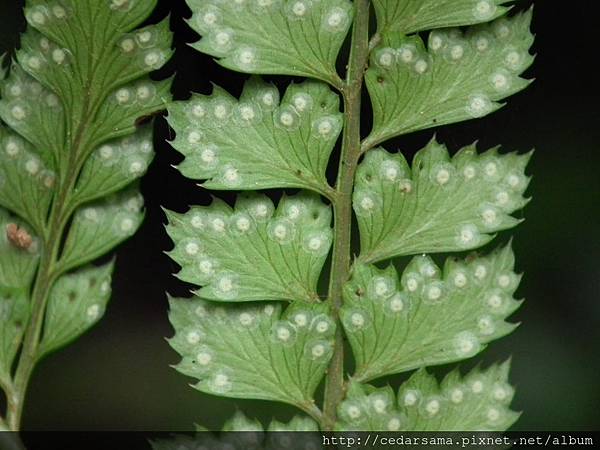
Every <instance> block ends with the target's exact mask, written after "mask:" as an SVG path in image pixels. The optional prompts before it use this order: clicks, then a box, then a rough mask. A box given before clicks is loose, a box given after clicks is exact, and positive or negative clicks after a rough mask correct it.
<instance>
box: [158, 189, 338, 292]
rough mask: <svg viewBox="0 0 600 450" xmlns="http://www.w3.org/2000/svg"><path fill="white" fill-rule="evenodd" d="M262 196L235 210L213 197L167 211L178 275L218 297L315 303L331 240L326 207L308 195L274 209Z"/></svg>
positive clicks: (242, 199) (285, 200) (242, 200)
mask: <svg viewBox="0 0 600 450" xmlns="http://www.w3.org/2000/svg"><path fill="white" fill-rule="evenodd" d="M274 209H275V208H274V206H273V203H272V202H271V200H270V199H269V198H268V197H266V196H263V195H255V194H253V195H249V196H241V197H240V198H239V199H238V201H237V203H236V207H235V209H232V208H231V207H230V206H228V205H227V204H225V203H224V202H222V201H219V200H215V201H214V202H213V204H212V205H211V206H208V207H194V208H192V209H191V210H190V211H189V212H187V213H186V214H177V213H174V212H167V214H168V217H169V226H168V228H167V231H168V233H169V235H170V236H171V239H173V241H174V242H175V249H174V250H173V251H172V252H170V256H171V257H172V258H173V259H174V260H175V261H176V262H177V263H178V264H179V265H180V266H181V267H182V269H181V271H180V272H179V273H178V275H177V276H178V277H179V278H180V279H182V280H184V281H187V282H190V283H194V284H196V285H200V286H204V287H202V288H201V289H200V290H199V291H198V292H197V294H198V295H199V296H200V297H203V298H207V299H211V300H217V301H238V302H242V301H252V300H289V301H295V300H304V301H307V302H314V301H317V300H318V298H319V295H318V293H317V281H318V280H319V276H320V274H321V269H322V267H323V264H324V262H325V259H326V258H327V254H328V253H329V248H330V246H331V240H332V230H331V210H330V208H329V207H328V206H326V205H325V204H323V203H322V202H321V200H320V199H319V198H318V197H316V196H312V195H308V194H298V195H296V196H292V197H284V198H283V199H282V200H281V201H280V202H279V206H278V208H277V210H276V211H274Z"/></svg>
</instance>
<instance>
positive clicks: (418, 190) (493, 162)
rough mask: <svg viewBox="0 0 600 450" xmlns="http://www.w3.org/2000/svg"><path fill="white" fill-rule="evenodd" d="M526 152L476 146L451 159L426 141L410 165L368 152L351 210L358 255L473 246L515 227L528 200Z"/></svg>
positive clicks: (372, 258) (376, 257) (369, 258)
mask: <svg viewBox="0 0 600 450" xmlns="http://www.w3.org/2000/svg"><path fill="white" fill-rule="evenodd" d="M530 156H531V154H530V153H529V154H525V155H517V154H515V153H510V154H499V153H498V151H497V149H491V150H488V151H487V152H485V153H481V154H478V153H477V150H476V148H475V145H472V146H468V147H465V148H463V149H461V150H460V151H459V152H457V153H456V154H455V155H454V156H453V157H452V158H451V157H450V156H449V154H448V151H447V149H446V147H445V146H444V145H441V144H438V143H437V142H436V141H435V140H433V141H431V142H430V143H429V144H428V145H427V147H425V148H424V149H423V150H421V151H420V152H418V153H417V155H416V156H415V158H414V161H413V164H412V170H411V169H410V168H409V166H408V164H407V162H406V160H405V159H404V157H403V156H402V155H401V154H400V153H397V154H390V153H388V152H386V151H384V150H382V149H377V150H373V151H371V152H369V153H368V154H367V155H366V157H365V159H364V161H363V162H362V163H361V164H360V166H359V168H358V171H357V176H356V189H355V192H354V200H353V202H354V211H355V213H356V216H357V219H358V224H359V229H360V235H361V255H360V261H362V262H377V261H382V260H385V259H388V258H392V257H396V256H402V255H414V254H420V253H440V252H455V251H464V250H470V249H474V248H477V247H480V246H482V245H484V244H486V243H487V242H489V241H490V240H491V239H493V237H494V235H495V233H496V232H498V231H501V230H505V229H508V228H511V227H514V226H515V225H517V224H518V223H519V220H517V219H515V218H514V217H512V216H511V214H512V213H514V212H515V211H517V210H519V209H522V208H523V207H524V206H525V205H526V204H527V201H528V200H527V199H525V198H524V197H523V194H524V192H525V190H526V188H527V186H528V184H529V178H528V177H527V176H526V175H525V166H526V165H527V162H528V160H529V158H530Z"/></svg>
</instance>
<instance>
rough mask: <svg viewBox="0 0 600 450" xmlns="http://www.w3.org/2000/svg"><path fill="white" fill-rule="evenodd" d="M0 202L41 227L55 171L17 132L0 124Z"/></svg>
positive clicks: (46, 210) (46, 212) (51, 190)
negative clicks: (12, 131)
mask: <svg viewBox="0 0 600 450" xmlns="http://www.w3.org/2000/svg"><path fill="white" fill-rule="evenodd" d="M0 145H1V148H0V206H3V207H5V208H7V209H9V210H10V211H13V212H14V213H16V214H18V215H19V216H20V217H22V218H24V219H25V220H27V222H28V223H29V224H31V226H33V227H34V228H35V229H36V231H37V232H38V233H39V232H41V231H42V230H43V229H44V225H45V223H46V218H47V214H48V208H49V206H50V202H51V200H52V196H53V195H54V189H55V183H56V173H55V172H54V170H52V166H47V165H46V163H44V161H43V160H42V159H41V158H40V157H38V155H37V154H36V153H35V151H34V150H33V148H32V147H31V145H30V144H29V143H28V142H27V141H25V140H24V139H22V138H21V137H20V136H19V135H17V134H14V133H11V132H10V131H8V129H4V128H2V127H0Z"/></svg>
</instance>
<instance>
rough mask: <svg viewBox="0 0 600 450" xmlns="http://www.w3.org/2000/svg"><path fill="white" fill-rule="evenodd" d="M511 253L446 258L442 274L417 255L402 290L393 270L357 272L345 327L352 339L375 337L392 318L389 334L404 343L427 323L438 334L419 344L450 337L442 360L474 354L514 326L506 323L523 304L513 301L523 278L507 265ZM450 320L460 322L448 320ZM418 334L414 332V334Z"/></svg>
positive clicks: (345, 314)
mask: <svg viewBox="0 0 600 450" xmlns="http://www.w3.org/2000/svg"><path fill="white" fill-rule="evenodd" d="M508 251H509V250H508V249H505V250H503V251H502V252H500V253H495V254H492V255H490V256H488V257H480V258H475V259H472V260H470V261H468V262H465V261H455V260H448V262H447V263H446V266H445V269H444V272H443V273H442V272H441V271H440V269H439V268H438V267H437V266H436V264H435V263H434V262H433V261H432V260H431V258H429V257H427V256H417V257H415V258H413V259H412V261H411V262H410V263H409V264H408V266H407V267H406V269H405V271H404V272H403V274H402V277H401V279H400V286H398V277H397V273H396V271H395V269H393V268H388V269H386V270H382V271H380V270H378V269H376V268H371V269H367V268H359V269H358V272H357V273H358V274H359V277H360V278H361V279H360V280H358V281H356V282H354V283H353V284H351V285H350V286H349V287H348V291H347V293H346V297H347V299H346V300H347V302H346V303H347V305H346V306H345V307H344V309H343V317H342V323H343V325H344V329H345V330H346V332H347V333H348V334H349V335H350V336H349V337H350V339H351V341H352V340H353V339H354V337H353V336H352V335H356V337H358V338H359V337H360V336H363V335H364V334H369V335H371V334H374V335H377V334H378V333H379V332H380V331H381V330H379V328H381V327H382V326H384V325H382V324H385V323H388V322H389V321H388V320H386V319H385V316H388V317H391V318H393V319H394V322H393V323H391V325H390V326H391V328H390V330H392V331H390V332H393V333H397V334H398V335H399V336H398V337H399V339H402V336H404V333H405V332H406V330H407V329H410V327H413V326H414V327H418V326H419V325H418V324H422V323H428V322H429V323H430V325H431V328H436V329H437V330H438V331H439V333H440V336H436V337H431V338H427V337H423V339H424V341H423V342H420V343H419V345H425V343H426V342H427V343H429V344H431V343H433V342H434V341H435V340H436V339H441V338H442V337H443V336H444V335H447V338H444V342H446V341H448V342H447V343H445V344H444V345H441V346H440V347H441V348H440V354H439V355H438V356H440V357H441V356H442V355H443V356H444V357H446V358H447V359H449V360H453V359H456V358H460V359H462V358H466V357H470V356H473V355H475V354H477V353H478V352H479V351H480V350H481V348H482V345H483V344H485V343H487V342H489V341H490V340H492V339H496V338H498V337H500V336H503V335H504V334H506V333H507V332H509V331H510V330H512V328H513V327H514V325H512V324H508V323H506V322H505V321H504V319H505V318H506V317H507V316H508V315H510V314H511V313H512V312H513V311H515V310H516V309H517V308H518V307H519V305H520V302H519V301H516V300H514V299H513V294H514V292H515V290H516V289H517V286H518V284H519V281H520V277H519V276H518V275H516V274H515V273H514V272H513V270H512V266H511V265H510V264H506V263H504V262H503V259H504V258H505V256H506V255H507V254H508V253H507V252H508ZM499 255H500V256H499ZM501 262H502V263H501ZM363 272H364V276H363V275H362V273H363ZM357 292H358V293H360V295H358V294H356V293H357ZM432 311H436V313H435V315H431V313H432ZM452 317H455V318H456V319H455V320H453V321H451V322H449V320H450V319H451V318H452ZM399 319H400V320H399ZM417 331H418V330H417V328H415V329H414V330H413V335H416V333H417ZM415 339H416V338H415ZM429 341H431V342H429ZM444 342H441V343H442V344H443V343H444ZM429 344H428V345H429ZM435 345H437V344H435Z"/></svg>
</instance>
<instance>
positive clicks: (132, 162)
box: [76, 126, 154, 203]
mask: <svg viewBox="0 0 600 450" xmlns="http://www.w3.org/2000/svg"><path fill="white" fill-rule="evenodd" d="M153 157H154V153H153V151H152V127H151V126H144V127H140V128H139V129H138V131H136V133H135V134H133V135H131V136H126V137H124V138H120V139H117V140H114V141H110V142H107V143H105V144H103V145H101V146H100V147H98V148H97V149H96V150H95V151H94V152H93V153H92V156H91V157H90V158H89V159H88V160H87V162H86V164H85V165H84V167H83V170H82V172H81V176H80V177H79V180H78V181H77V187H76V192H77V194H76V195H77V200H78V202H79V203H86V202H89V201H92V200H96V199H98V198H102V197H105V196H107V195H109V194H113V193H115V192H117V191H119V190H121V189H123V188H125V187H126V186H128V185H130V184H131V183H133V182H134V181H135V180H137V179H138V178H139V177H141V176H143V175H144V174H145V173H146V171H147V170H148V166H149V165H150V163H151V162H152V159H153Z"/></svg>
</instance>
